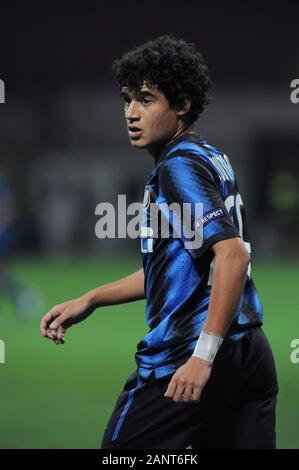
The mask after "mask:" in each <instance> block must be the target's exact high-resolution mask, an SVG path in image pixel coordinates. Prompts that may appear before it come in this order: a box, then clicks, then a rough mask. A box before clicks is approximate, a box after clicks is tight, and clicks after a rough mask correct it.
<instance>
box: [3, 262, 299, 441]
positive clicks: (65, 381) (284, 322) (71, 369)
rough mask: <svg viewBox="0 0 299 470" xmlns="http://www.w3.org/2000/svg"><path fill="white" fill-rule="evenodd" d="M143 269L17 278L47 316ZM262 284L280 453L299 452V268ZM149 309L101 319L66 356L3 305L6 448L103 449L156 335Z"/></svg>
mask: <svg viewBox="0 0 299 470" xmlns="http://www.w3.org/2000/svg"><path fill="white" fill-rule="evenodd" d="M139 267H140V261H139V260H133V261H132V260H131V261H122V262H119V263H117V262H113V263H112V264H110V263H108V262H107V260H105V261H104V262H103V261H101V259H99V260H98V261H97V262H95V261H92V262H91V261H85V262H83V261H79V260H77V261H53V260H52V261H49V260H41V259H27V260H26V259H21V260H16V261H15V262H14V263H13V264H12V266H11V270H12V271H13V272H14V273H15V274H16V275H17V276H18V277H19V278H20V279H22V280H23V281H24V282H26V283H29V284H31V285H32V286H35V287H37V288H38V289H40V290H41V291H42V292H43V295H44V298H45V312H46V311H47V310H48V309H49V308H50V307H52V306H53V305H54V304H55V303H59V302H62V301H64V300H68V299H70V298H73V297H76V296H79V295H81V294H83V293H84V292H85V291H87V290H89V289H91V288H93V287H95V286H97V285H100V284H103V283H105V282H109V281H111V280H114V279H117V278H119V277H121V276H124V275H126V274H129V273H130V272H133V271H134V270H135V269H138V268H139ZM253 275H254V280H255V283H256V285H257V288H258V291H259V293H260V295H261V297H262V300H263V304H264V315H265V327H264V329H265V331H266V333H267V334H268V337H269V339H270V342H271V345H272V347H273V351H274V355H275V359H276V365H277V370H278V376H279V385H280V393H279V401H278V409H277V446H278V447H279V448H299V434H298V422H299V407H298V396H299V364H292V363H291V361H290V354H291V348H290V343H291V340H292V339H294V338H299V315H298V307H297V301H296V292H297V290H296V289H298V266H296V265H295V264H291V265H288V264H279V263H277V264H259V263H255V266H254V271H253ZM144 305H145V303H144V302H143V301H141V302H134V303H131V304H126V305H120V306H115V307H107V308H103V309H100V310H97V311H96V312H95V313H94V314H93V316H92V317H90V318H89V319H88V320H86V321H85V322H83V323H81V324H79V325H76V326H74V327H72V328H71V329H70V330H69V332H68V333H67V336H66V344H65V345H64V346H56V345H54V344H53V343H51V342H50V341H47V340H45V339H43V338H42V337H41V336H40V333H39V329H38V324H39V320H38V319H36V321H33V322H31V323H26V322H22V321H20V319H19V318H18V317H17V316H16V315H15V312H14V310H13V308H12V306H11V305H10V304H9V303H8V302H7V300H5V299H0V309H1V314H0V339H2V340H4V342H5V351H6V363H5V364H0V448H99V446H100V442H101V437H102V434H103V431H104V428H105V425H106V422H107V420H108V418H109V416H110V413H111V411H112V409H113V406H114V404H115V401H116V399H117V397H118V394H119V392H120V391H121V388H122V386H123V383H124V381H125V379H126V378H127V376H128V375H129V374H130V373H131V372H133V370H134V368H135V362H134V352H135V348H136V344H137V343H138V341H139V340H140V339H141V338H142V337H143V335H144V334H145V333H146V332H147V326H146V323H145V319H144ZM45 312H41V315H42V314H43V313H45Z"/></svg>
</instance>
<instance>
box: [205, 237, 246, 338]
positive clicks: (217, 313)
mask: <svg viewBox="0 0 299 470" xmlns="http://www.w3.org/2000/svg"><path fill="white" fill-rule="evenodd" d="M212 250H213V251H214V253H215V267H214V274H213V286H212V291H211V298H210V304H209V310H208V316H207V319H206V322H205V326H204V331H208V332H211V333H213V334H214V335H216V336H222V337H224V336H225V335H226V333H227V330H228V329H229V327H230V324H231V322H232V320H233V318H234V314H235V310H236V308H237V306H238V303H239V301H240V298H241V295H242V292H243V288H244V283H245V280H246V272H247V268H248V264H249V261H250V255H249V253H248V251H247V250H246V248H245V246H244V243H243V242H242V241H241V239H240V238H231V239H229V240H223V241H221V242H218V243H215V245H214V246H213V247H212Z"/></svg>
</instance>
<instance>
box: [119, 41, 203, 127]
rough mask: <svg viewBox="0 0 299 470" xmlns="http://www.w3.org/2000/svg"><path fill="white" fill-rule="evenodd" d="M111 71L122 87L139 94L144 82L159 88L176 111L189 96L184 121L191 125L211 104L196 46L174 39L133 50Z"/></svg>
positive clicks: (201, 59) (143, 45)
mask: <svg viewBox="0 0 299 470" xmlns="http://www.w3.org/2000/svg"><path fill="white" fill-rule="evenodd" d="M112 71H113V75H114V77H115V78H116V80H117V82H118V83H119V85H120V87H123V86H126V87H128V88H129V89H130V90H133V91H138V90H140V87H141V86H142V84H143V82H144V81H146V82H147V83H149V84H150V85H157V86H158V89H159V90H160V91H162V92H163V93H164V95H165V96H166V98H167V100H168V102H169V105H170V107H171V108H173V109H180V107H181V105H182V104H183V101H184V98H185V97H186V96H188V97H189V98H190V99H191V107H190V110H189V111H188V113H187V114H186V115H185V117H186V119H187V120H188V121H189V123H193V122H195V121H196V120H197V119H198V116H199V114H201V113H202V112H203V110H204V108H205V106H206V105H207V104H208V103H209V102H210V90H211V85H212V83H211V79H210V76H209V70H208V67H207V65H206V64H205V62H204V59H203V57H202V54H201V53H200V52H199V51H197V50H196V48H195V46H194V44H191V43H189V42H187V41H185V40H183V39H177V38H176V37H174V36H173V35H166V36H160V37H158V38H157V39H154V40H151V41H148V42H146V43H145V44H142V45H141V46H138V47H136V48H134V49H132V50H130V51H129V52H127V53H126V54H124V55H123V57H121V59H119V60H115V61H114V62H113V65H112Z"/></svg>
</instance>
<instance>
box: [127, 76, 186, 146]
mask: <svg viewBox="0 0 299 470" xmlns="http://www.w3.org/2000/svg"><path fill="white" fill-rule="evenodd" d="M121 95H122V96H123V98H124V101H125V118H126V121H127V126H128V132H129V137H130V140H131V144H132V146H133V147H136V148H151V147H152V148H155V147H159V146H160V145H161V146H163V145H164V144H165V143H166V142H168V141H169V140H170V139H171V138H172V137H173V136H174V135H175V133H176V132H177V130H178V111H177V110H175V109H171V108H170V107H169V103H168V101H167V99H166V97H165V95H164V94H163V93H162V92H161V91H160V90H158V87H157V86H156V85H155V86H150V85H148V84H147V83H146V82H144V83H143V86H142V87H141V89H140V90H139V91H138V92H135V91H132V90H129V89H128V88H126V87H123V88H122V90H121Z"/></svg>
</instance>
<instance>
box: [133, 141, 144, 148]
mask: <svg viewBox="0 0 299 470" xmlns="http://www.w3.org/2000/svg"><path fill="white" fill-rule="evenodd" d="M131 145H132V147H135V148H138V149H144V148H146V147H148V144H146V143H145V142H142V140H131Z"/></svg>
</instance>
